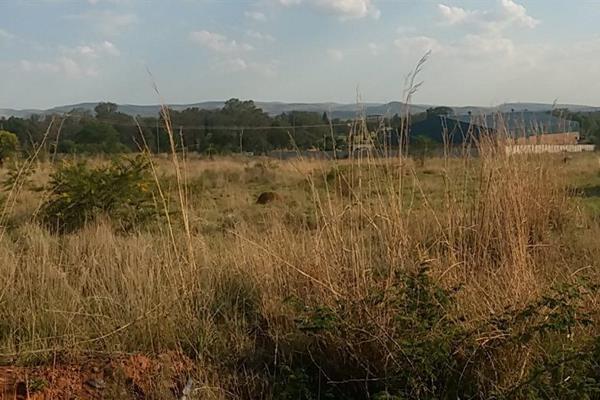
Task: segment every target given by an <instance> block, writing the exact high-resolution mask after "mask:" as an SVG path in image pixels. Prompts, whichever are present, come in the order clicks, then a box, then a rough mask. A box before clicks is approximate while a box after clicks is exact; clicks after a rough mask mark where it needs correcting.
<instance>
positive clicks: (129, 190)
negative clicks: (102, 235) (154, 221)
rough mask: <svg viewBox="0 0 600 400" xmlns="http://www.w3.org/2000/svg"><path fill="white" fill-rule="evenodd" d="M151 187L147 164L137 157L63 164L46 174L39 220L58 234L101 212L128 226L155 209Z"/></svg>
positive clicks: (143, 219) (125, 226)
mask: <svg viewBox="0 0 600 400" xmlns="http://www.w3.org/2000/svg"><path fill="white" fill-rule="evenodd" d="M152 186H153V182H152V180H151V179H150V173H149V164H148V163H147V161H146V160H144V158H142V157H141V156H140V157H137V158H132V159H121V160H116V161H113V162H112V163H111V164H110V165H109V166H101V167H96V168H92V167H90V166H89V165H88V164H86V163H85V162H83V163H77V164H68V163H65V164H63V165H61V166H60V167H58V169H57V170H56V171H55V172H54V173H53V174H52V175H51V177H50V183H49V188H48V189H49V192H50V198H49V199H48V200H47V201H46V202H45V203H44V205H43V206H42V210H41V219H42V221H43V223H44V224H45V225H46V226H48V227H49V228H51V229H52V230H56V231H58V232H61V233H65V232H72V231H75V230H77V229H79V228H81V227H83V226H84V225H85V224H86V223H87V222H91V221H93V220H95V219H96V218H97V217H99V216H101V215H106V216H109V217H111V218H112V220H113V221H115V222H117V223H118V224H119V225H120V227H121V228H123V229H131V228H132V227H133V226H135V225H136V224H138V223H141V222H144V221H145V220H147V219H148V218H149V217H150V216H151V215H153V214H154V212H155V205H154V201H153V196H152Z"/></svg>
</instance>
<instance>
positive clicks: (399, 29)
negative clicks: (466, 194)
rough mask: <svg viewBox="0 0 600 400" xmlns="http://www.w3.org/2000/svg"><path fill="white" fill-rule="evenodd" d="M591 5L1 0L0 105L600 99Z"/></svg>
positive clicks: (596, 8) (461, 0)
mask: <svg viewBox="0 0 600 400" xmlns="http://www.w3.org/2000/svg"><path fill="white" fill-rule="evenodd" d="M598 21H600V1H584V0H573V1H564V0H479V1H477V0H435V1H434V0H169V1H166V0H165V1H158V0H0V107H2V108H6V107H10V108H26V107H44V108H45V107H50V106H54V105H60V104H70V103H77V102H82V101H99V100H111V101H115V102H119V103H136V104H150V103H156V102H158V101H159V99H158V97H157V96H156V94H155V93H154V92H153V89H152V80H151V78H150V77H149V74H148V73H147V70H149V71H151V73H152V75H153V77H154V79H155V81H156V83H157V84H158V87H159V89H160V91H161V93H162V95H163V97H164V100H165V101H167V102H169V103H187V102H197V101H204V100H223V99H228V98H231V97H239V98H245V99H255V100H262V101H271V100H278V101H338V102H354V101H355V99H356V93H357V88H358V92H360V94H361V98H362V100H363V101H390V100H399V99H401V98H402V97H403V88H404V77H405V76H406V74H407V73H408V72H409V71H410V70H411V68H412V67H413V66H414V64H415V63H416V61H417V60H418V59H419V58H420V56H421V55H423V54H424V53H425V52H426V51H427V50H431V51H432V54H431V57H430V60H429V61H428V63H427V65H426V66H425V68H424V70H423V72H422V75H421V79H422V80H424V85H423V86H422V88H421V90H420V91H419V93H418V94H417V95H416V96H415V98H414V101H415V102H417V103H434V104H450V105H466V104H475V105H494V104H498V103H502V102H507V101H541V102H552V101H554V100H555V99H558V101H559V102H562V103H566V102H570V103H582V104H591V105H600V24H598Z"/></svg>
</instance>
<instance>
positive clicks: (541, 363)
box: [275, 267, 600, 400]
mask: <svg viewBox="0 0 600 400" xmlns="http://www.w3.org/2000/svg"><path fill="white" fill-rule="evenodd" d="M456 290H457V289H450V290H448V289H443V288H441V287H439V286H438V285H437V284H436V283H435V282H433V281H432V280H431V279H430V277H429V275H428V272H427V268H426V267H420V268H419V269H418V270H417V271H415V272H411V273H406V274H400V275H399V276H398V277H397V278H396V279H395V283H394V285H393V287H390V288H386V289H385V290H377V289H374V290H373V293H371V295H368V296H367V297H365V298H362V299H355V300H350V301H348V300H347V299H346V300H344V301H340V302H339V304H337V305H336V306H321V305H315V306H307V305H305V303H304V301H303V300H302V299H292V300H290V301H288V304H290V305H291V306H292V308H293V309H294V310H295V312H294V314H295V315H296V318H295V321H294V322H295V329H296V330H295V332H290V333H289V335H287V339H286V340H283V341H282V340H281V337H280V338H279V343H278V346H279V352H280V353H279V354H280V360H283V362H281V361H280V363H281V366H280V369H279V371H278V378H277V379H278V382H279V384H277V381H276V384H275V394H276V398H282V399H286V398H296V399H306V400H309V399H313V398H315V399H316V398H320V397H319V396H318V394H319V393H320V394H321V395H323V394H324V393H329V394H332V395H333V394H335V396H334V397H333V398H346V399H360V398H367V397H370V398H381V399H431V400H433V399H457V398H461V399H462V398H471V399H473V398H488V397H486V396H491V398H495V399H525V398H526V399H551V398H578V399H597V398H599V397H598V396H599V395H600V369H599V367H600V362H599V361H598V360H599V359H600V358H599V357H598V356H599V355H600V339H599V338H595V339H593V340H592V341H591V342H588V343H585V342H586V341H582V340H580V341H578V342H573V341H572V340H570V339H569V337H571V335H574V334H575V332H576V331H578V330H580V329H585V327H586V326H587V325H588V324H590V323H591V319H590V316H589V315H588V314H587V313H586V312H585V311H584V310H585V307H584V306H585V300H586V299H585V296H586V295H588V294H590V293H593V292H594V291H595V290H597V288H596V287H593V286H590V285H589V284H588V283H587V282H583V281H582V282H577V283H575V284H570V285H563V286H561V287H556V288H554V290H553V291H552V292H551V293H550V294H548V295H544V296H541V297H540V298H539V299H537V300H535V301H533V302H532V303H530V304H528V305H526V306H525V307H523V308H519V309H508V310H506V312H505V313H504V314H502V315H499V316H492V317H490V318H489V319H487V320H484V321H481V323H480V324H477V326H475V327H473V328H470V329H469V328H467V326H468V325H466V324H464V323H463V321H462V318H460V317H454V318H453V317H451V315H452V312H451V310H452V309H453V308H454V307H455V306H456V303H455V300H454V299H455V296H454V293H455V291H456ZM377 310H387V312H388V313H389V314H388V315H394V316H395V318H393V319H392V320H388V321H389V322H386V323H389V325H385V326H384V325H382V324H383V323H384V322H382V319H380V317H381V315H380V316H379V317H378V315H377V314H376V313H377V312H378V311H377ZM385 314H387V313H385ZM385 314H383V315H385ZM382 332H385V334H383V335H379V333H382ZM523 348H538V349H539V350H540V351H539V353H536V354H532V355H531V356H532V357H531V362H529V363H527V364H525V365H523V360H518V364H519V367H523V368H524V369H523V371H522V373H521V377H520V378H519V377H515V379H514V380H511V381H510V382H508V383H507V382H501V381H500V380H498V379H496V380H490V379H489V377H490V376H496V377H497V376H512V372H514V369H511V368H513V367H514V364H511V363H510V360H504V359H505V357H506V355H516V354H520V352H521V351H522V349H523ZM282 382H283V384H282Z"/></svg>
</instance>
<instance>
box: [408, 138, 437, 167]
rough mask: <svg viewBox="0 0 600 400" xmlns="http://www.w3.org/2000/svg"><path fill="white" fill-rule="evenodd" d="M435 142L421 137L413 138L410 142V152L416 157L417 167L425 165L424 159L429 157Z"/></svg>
mask: <svg viewBox="0 0 600 400" xmlns="http://www.w3.org/2000/svg"><path fill="white" fill-rule="evenodd" d="M435 146H436V142H435V141H434V140H432V139H431V138H429V137H427V136H423V135H418V136H415V138H414V139H413V141H412V152H413V153H414V154H415V155H416V156H417V160H418V162H419V166H421V167H423V166H424V165H425V158H427V157H430V156H431V154H432V151H433V149H434V148H435Z"/></svg>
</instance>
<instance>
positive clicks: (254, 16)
mask: <svg viewBox="0 0 600 400" xmlns="http://www.w3.org/2000/svg"><path fill="white" fill-rule="evenodd" d="M244 16H245V17H246V18H248V19H251V20H253V21H257V22H265V21H266V20H267V16H266V15H265V14H264V13H262V12H260V11H244Z"/></svg>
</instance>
